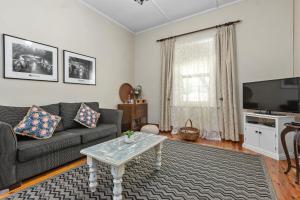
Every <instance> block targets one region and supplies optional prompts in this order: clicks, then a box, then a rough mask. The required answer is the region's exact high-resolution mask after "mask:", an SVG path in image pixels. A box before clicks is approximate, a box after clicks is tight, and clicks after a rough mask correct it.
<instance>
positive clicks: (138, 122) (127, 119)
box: [118, 103, 148, 131]
mask: <svg viewBox="0 0 300 200" xmlns="http://www.w3.org/2000/svg"><path fill="white" fill-rule="evenodd" d="M118 109H119V110H123V119H122V131H127V130H133V131H139V130H140V129H141V128H142V126H143V125H145V124H147V123H148V105H147V104H146V103H145V104H118Z"/></svg>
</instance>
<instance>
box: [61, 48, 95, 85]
mask: <svg viewBox="0 0 300 200" xmlns="http://www.w3.org/2000/svg"><path fill="white" fill-rule="evenodd" d="M64 83H72V84H81V85H96V58H93V57H90V56H86V55H82V54H78V53H74V52H71V51H66V50H64Z"/></svg>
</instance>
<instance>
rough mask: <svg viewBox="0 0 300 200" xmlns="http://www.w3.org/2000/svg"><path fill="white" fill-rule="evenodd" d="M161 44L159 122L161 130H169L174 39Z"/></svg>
mask: <svg viewBox="0 0 300 200" xmlns="http://www.w3.org/2000/svg"><path fill="white" fill-rule="evenodd" d="M160 45H161V103H160V110H161V111H160V123H159V128H160V130H161V131H170V130H171V118H170V117H171V110H170V100H171V92H172V79H173V78H172V77H173V62H174V46H175V39H174V38H173V39H168V40H165V41H162V42H161V43H160Z"/></svg>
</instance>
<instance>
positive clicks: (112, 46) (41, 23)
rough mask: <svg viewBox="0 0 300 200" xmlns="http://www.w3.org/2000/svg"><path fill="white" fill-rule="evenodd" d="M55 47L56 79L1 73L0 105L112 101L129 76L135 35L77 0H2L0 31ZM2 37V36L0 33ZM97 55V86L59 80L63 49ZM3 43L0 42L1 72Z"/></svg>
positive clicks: (109, 104)
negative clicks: (16, 77)
mask: <svg viewBox="0 0 300 200" xmlns="http://www.w3.org/2000/svg"><path fill="white" fill-rule="evenodd" d="M3 33H6V34H10V35H13V36H17V37H22V38H26V39H29V40H33V41H37V42H41V43H45V44H49V45H53V46H56V47H58V48H59V83H49V82H40V81H22V80H9V79H3V77H2V76H1V77H0V91H1V95H0V105H17V106H23V105H31V104H38V105H42V104H48V103H55V102H60V101H69V102H76V101H99V102H100V105H101V106H102V107H111V108H113V107H116V104H117V103H119V102H120V100H119V96H118V89H119V86H120V85H121V84H122V83H124V82H131V83H132V82H133V80H134V77H133V73H132V72H133V43H134V41H133V40H134V35H133V34H131V33H129V32H127V31H126V30H124V29H122V28H121V27H119V26H118V25H115V24H113V23H112V22H110V21H108V20H107V19H105V18H104V17H102V16H100V15H98V14H97V13H95V12H94V11H91V10H90V9H89V8H87V7H85V6H84V5H82V4H81V3H80V2H79V1H77V0H26V1H25V0H1V1H0V34H1V35H2V34H3ZM1 42H2V38H1ZM63 49H66V50H70V51H74V52H78V53H81V54H85V55H89V56H93V57H96V58H97V86H82V85H70V84H64V83H62V81H63V60H62V50H63ZM2 51H3V49H2V48H0V63H1V67H0V73H1V74H2V70H3V67H2V65H3V64H2V63H3V60H2V59H3V57H2V55H3V52H2Z"/></svg>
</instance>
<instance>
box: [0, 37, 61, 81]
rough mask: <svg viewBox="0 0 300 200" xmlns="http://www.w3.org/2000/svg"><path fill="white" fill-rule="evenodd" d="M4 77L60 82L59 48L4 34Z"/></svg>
mask: <svg viewBox="0 0 300 200" xmlns="http://www.w3.org/2000/svg"><path fill="white" fill-rule="evenodd" d="M3 67H4V69H3V77H4V78H5V79H20V80H33V81H48V82H58V81H59V78H58V71H59V69H58V48H57V47H54V46H51V45H47V44H43V43H40V42H35V41H31V40H27V39H24V38H20V37H15V36H11V35H8V34H3Z"/></svg>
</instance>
